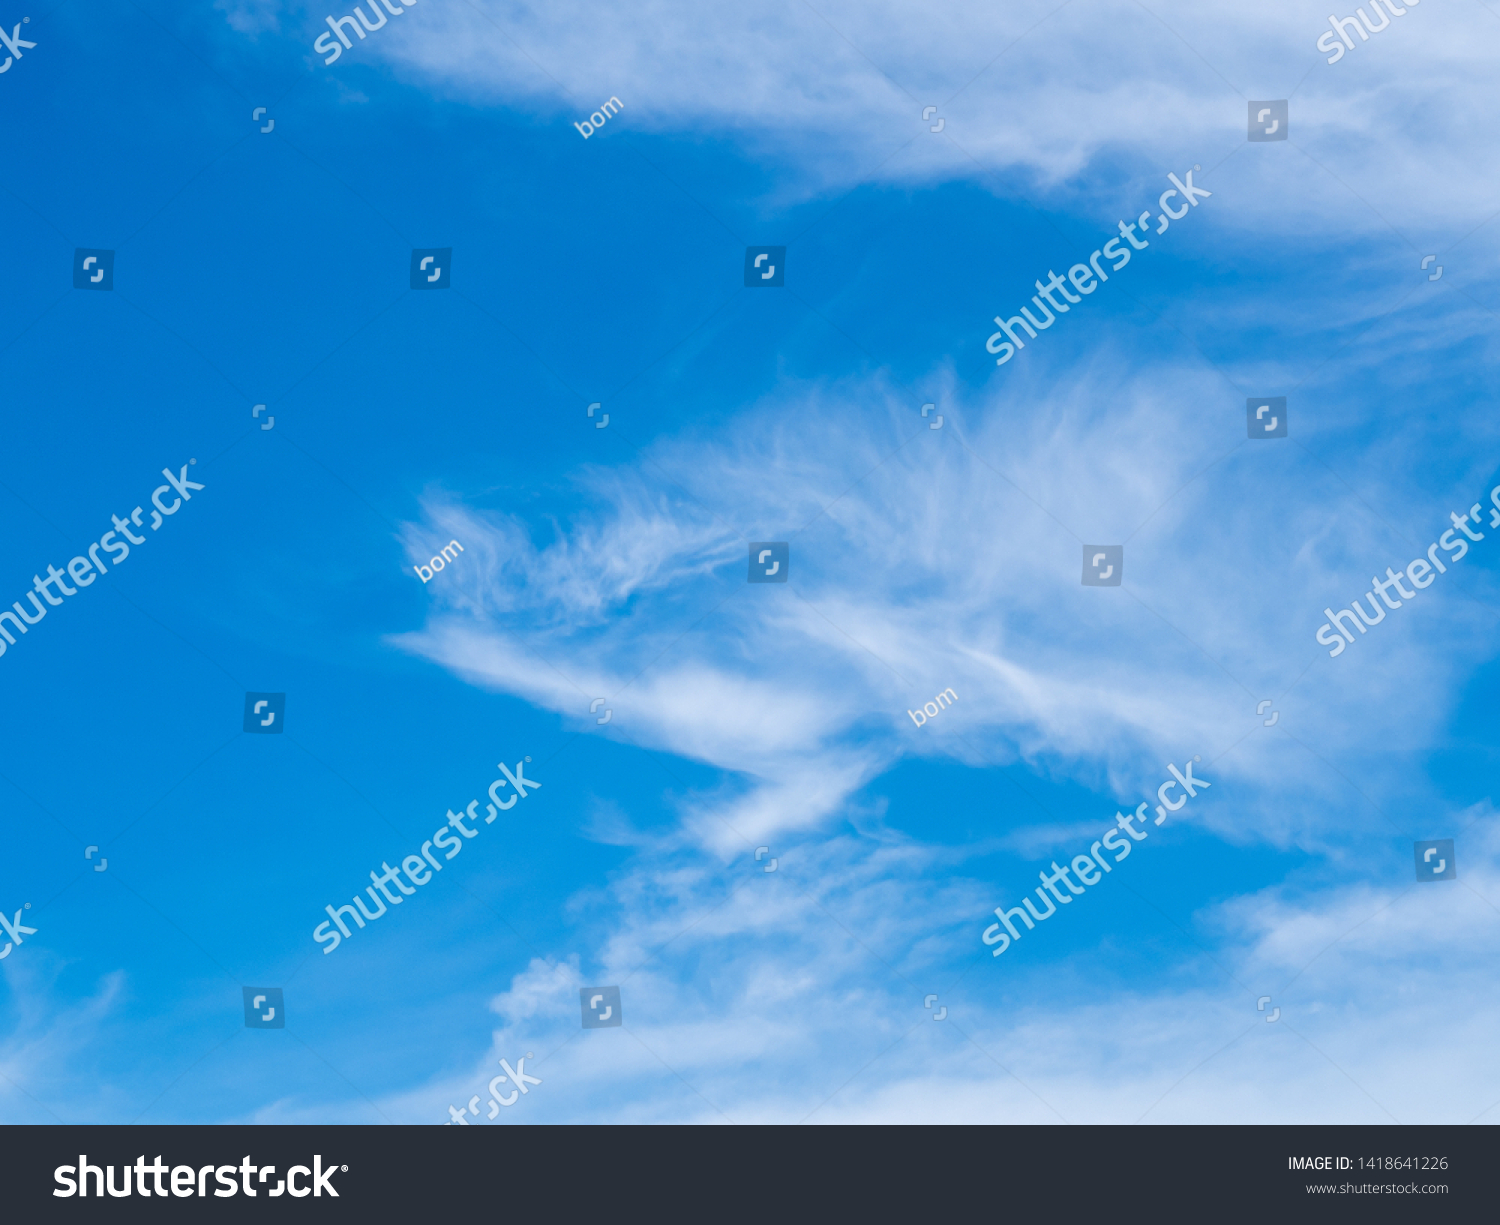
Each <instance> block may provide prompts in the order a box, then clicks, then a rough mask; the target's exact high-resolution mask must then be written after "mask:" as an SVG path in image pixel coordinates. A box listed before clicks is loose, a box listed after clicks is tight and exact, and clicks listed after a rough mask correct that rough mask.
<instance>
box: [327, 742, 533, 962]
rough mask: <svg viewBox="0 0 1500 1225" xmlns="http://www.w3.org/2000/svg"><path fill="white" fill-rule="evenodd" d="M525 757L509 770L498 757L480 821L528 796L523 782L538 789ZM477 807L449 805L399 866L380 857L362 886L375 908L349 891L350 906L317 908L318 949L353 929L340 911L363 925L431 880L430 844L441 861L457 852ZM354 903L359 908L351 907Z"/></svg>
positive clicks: (437, 868)
mask: <svg viewBox="0 0 1500 1225" xmlns="http://www.w3.org/2000/svg"><path fill="white" fill-rule="evenodd" d="M530 760H531V758H529V757H528V758H526V759H525V761H518V762H516V768H515V771H514V772H512V771H511V770H510V768H509V767H508V766H506V764H505V763H504V762H503V761H502V762H501V763H500V773H501V774H502V775H503V777H501V778H497V779H496V780H495V781H494V782H492V783H491V784H490V789H489V797H490V802H489V804H488V805H487V806H486V808H485V817H484V823H485V824H486V825H489V824H491V823H492V822H493V821H494V820H495V818H496V817H497V816H499V815H500V813H501V812H503V811H505V810H507V809H510V808H514V807H515V806H516V801H517V800H523V799H526V798H528V792H527V788H530V789H531V790H532V791H538V790H540V789H541V786H542V785H541V783H539V782H536V781H535V780H533V779H529V778H527V777H526V775H525V774H524V773H523V772H522V768H523V767H524V766H525V764H526V762H527V761H530ZM507 786H508V787H510V788H511V789H512V791H513V792H514V794H513V795H512V796H511V797H510V798H509V799H506V800H502V799H501V798H500V792H501V789H502V788H504V787H507ZM478 808H479V801H478V800H470V801H469V806H468V807H467V808H466V809H464V810H463V811H462V812H459V813H455V812H454V811H453V809H451V808H450V809H449V810H448V821H447V824H445V825H440V826H438V828H437V829H436V830H435V831H434V832H433V835H432V837H431V839H430V840H428V841H427V842H424V843H422V847H421V854H420V855H408V856H406V857H405V858H404V859H402V861H401V867H400V868H399V869H398V868H393V867H391V865H390V864H388V863H386V862H385V860H381V861H380V867H381V869H382V871H381V872H380V873H379V874H377V873H376V872H375V871H374V870H373V869H372V870H371V872H370V880H371V881H372V882H373V883H372V884H369V885H366V886H365V892H366V893H368V894H369V895H370V902H371V904H372V905H374V906H375V908H376V909H375V910H374V912H373V913H372V912H371V911H370V910H368V909H367V908H366V907H365V899H364V898H363V897H362V896H361V895H360V894H358V893H356V894H355V895H354V906H340V907H338V908H337V909H335V908H334V907H332V906H324V907H323V909H324V910H326V911H327V912H328V919H327V921H325V922H322V923H319V924H318V926H317V927H316V928H314V929H313V934H312V935H313V939H314V940H316V941H317V942H318V943H319V944H323V945H326V946H327V947H326V948H324V950H323V952H324V953H325V954H328V953H331V952H333V950H334V949H336V948H338V946H339V945H340V944H342V943H343V942H344V941H345V940H347V939H349V938H350V936H352V935H353V934H354V933H353V931H351V930H350V928H349V926H348V925H347V924H346V923H345V922H344V916H345V915H348V916H349V917H350V918H351V919H353V920H354V923H355V927H356V928H363V927H364V925H365V922H366V920H368V921H369V922H371V923H373V922H374V921H375V920H376V919H378V918H380V916H381V915H383V914H385V912H386V903H387V902H388V903H390V905H392V906H399V905H401V903H402V902H403V901H405V900H406V899H407V898H408V897H410V896H411V895H412V894H414V893H416V891H417V890H418V889H419V888H421V886H423V885H425V884H427V883H428V882H429V881H430V880H432V879H433V874H434V873H437V872H441V871H442V870H443V865H442V864H441V863H439V862H438V859H437V857H436V856H435V855H434V854H433V853H432V848H433V847H434V846H436V847H438V848H439V849H440V850H443V851H446V852H447V853H446V854H445V855H444V856H443V859H444V860H445V861H446V860H450V859H453V858H455V857H457V855H458V854H459V852H461V851H462V850H463V849H464V842H465V841H467V840H468V839H470V838H477V837H478V836H479V829H478V825H479V813H478V811H477V810H478ZM465 820H469V821H472V822H473V823H474V825H475V828H474V829H470V828H469V827H468V826H467V825H465V824H464V821H465ZM454 833H458V834H461V835H462V836H463V837H462V839H460V838H455V837H454V836H453V835H454ZM402 874H404V875H405V878H406V880H409V881H411V886H410V887H408V886H407V885H406V883H405V881H403V880H402ZM393 885H394V886H395V888H396V890H397V892H395V893H392V892H391V887H392V886H393ZM377 890H378V892H377ZM355 906H357V907H358V908H359V909H358V910H356V909H355ZM335 927H337V928H338V930H337V931H334V930H333V929H334V928H335Z"/></svg>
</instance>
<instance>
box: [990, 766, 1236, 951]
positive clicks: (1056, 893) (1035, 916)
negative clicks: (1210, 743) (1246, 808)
mask: <svg viewBox="0 0 1500 1225" xmlns="http://www.w3.org/2000/svg"><path fill="white" fill-rule="evenodd" d="M1201 760H1202V758H1201V757H1194V758H1193V760H1192V761H1190V762H1188V763H1187V765H1186V766H1184V767H1183V769H1182V770H1179V769H1178V768H1177V767H1176V766H1174V765H1172V764H1171V763H1170V762H1169V763H1168V764H1167V771H1168V773H1170V774H1171V775H1172V777H1171V778H1169V779H1168V780H1167V781H1166V782H1164V783H1163V784H1162V785H1161V786H1160V787H1158V788H1157V789H1156V798H1157V800H1158V801H1159V802H1158V804H1157V805H1156V821H1155V824H1157V825H1160V824H1162V823H1163V822H1164V821H1165V820H1166V819H1167V813H1169V812H1177V811H1178V810H1179V809H1181V808H1182V807H1183V805H1185V804H1186V803H1187V802H1188V800H1190V799H1196V798H1197V795H1198V788H1200V787H1202V788H1204V789H1207V788H1208V787H1210V786H1212V784H1211V783H1210V782H1209V781H1208V780H1207V779H1203V778H1198V777H1196V776H1195V775H1194V774H1193V763H1194V762H1197V761H1201ZM1173 787H1177V788H1179V789H1181V791H1182V793H1183V794H1182V795H1180V796H1178V797H1177V798H1176V800H1175V801H1174V800H1172V799H1171V798H1170V797H1169V796H1168V795H1167V792H1169V791H1170V790H1171V789H1172V788H1173ZM1149 807H1150V801H1149V800H1143V801H1141V803H1140V805H1139V807H1137V808H1136V810H1135V812H1134V813H1132V814H1131V815H1130V816H1128V817H1127V816H1125V815H1124V814H1123V813H1119V812H1117V813H1115V828H1114V829H1108V830H1105V832H1104V835H1103V836H1102V837H1101V838H1100V839H1099V840H1098V841H1097V842H1095V843H1094V844H1093V845H1092V846H1091V847H1089V850H1088V854H1079V855H1074V856H1073V859H1072V861H1071V863H1070V864H1069V865H1068V866H1069V867H1071V868H1072V870H1073V875H1074V876H1077V877H1078V879H1079V880H1080V881H1082V882H1083V883H1082V885H1075V884H1074V883H1073V880H1072V877H1070V876H1069V875H1068V868H1067V867H1063V868H1060V867H1058V866H1057V860H1055V859H1054V860H1053V861H1052V875H1050V876H1049V875H1047V873H1046V872H1045V871H1042V872H1040V873H1038V875H1039V876H1040V878H1041V882H1042V883H1041V886H1040V887H1038V889H1037V891H1036V893H1037V897H1038V898H1040V899H1041V903H1042V905H1043V906H1045V907H1046V908H1047V909H1046V910H1045V911H1039V910H1038V909H1037V908H1036V907H1035V906H1033V905H1032V904H1031V896H1030V895H1029V894H1028V895H1027V896H1025V897H1023V898H1022V899H1021V900H1022V902H1024V903H1025V907H1026V908H1025V909H1024V910H1023V909H1022V908H1021V907H1020V906H1012V907H1010V908H1009V909H1008V910H1007V909H1006V908H1005V907H1003V906H997V907H995V915H996V917H998V918H999V920H1000V922H999V923H991V924H990V925H989V926H988V927H987V928H985V929H984V932H983V934H982V935H981V936H980V939H981V940H983V941H984V942H985V944H989V945H993V944H998V945H999V946H1000V947H999V948H997V949H995V951H994V952H993V953H992V954H991V956H992V957H998V956H1000V954H1001V953H1003V952H1005V950H1006V949H1008V948H1009V947H1010V946H1011V943H1012V942H1013V941H1016V940H1019V939H1020V938H1021V931H1020V929H1019V928H1018V927H1017V926H1016V925H1015V924H1014V923H1012V922H1011V916H1013V915H1014V916H1016V917H1017V918H1019V919H1020V920H1021V922H1023V923H1025V924H1026V930H1027V931H1033V930H1035V928H1036V925H1037V924H1038V923H1041V922H1043V921H1045V920H1047V919H1050V918H1051V917H1052V916H1053V915H1054V914H1056V913H1057V908H1058V906H1069V905H1071V904H1072V902H1073V898H1074V897H1076V896H1077V895H1078V894H1081V893H1083V892H1085V890H1086V888H1087V887H1088V886H1092V885H1097V884H1098V883H1099V882H1100V881H1101V880H1103V879H1104V876H1105V875H1106V874H1108V873H1110V872H1113V871H1114V864H1116V863H1121V862H1123V861H1124V860H1126V859H1127V858H1129V856H1130V852H1131V849H1132V844H1133V843H1136V842H1144V841H1145V840H1146V837H1147V834H1148V832H1149V831H1147V829H1146V828H1145V825H1146V809H1147V808H1149ZM1137 821H1139V822H1140V823H1141V828H1140V829H1136V827H1135V823H1136V822H1137ZM1122 830H1123V831H1124V832H1125V833H1126V834H1129V835H1130V841H1129V842H1127V841H1126V840H1125V839H1124V838H1123V837H1121V831H1122ZM1101 847H1102V848H1103V849H1105V850H1109V851H1113V852H1115V856H1114V863H1111V862H1110V859H1109V857H1108V856H1106V855H1104V854H1102V853H1101ZM1059 883H1061V884H1062V885H1064V886H1065V887H1066V888H1067V890H1068V892H1067V893H1063V892H1062V891H1061V890H1059V889H1058V887H1057V886H1058V884H1059ZM1054 899H1055V902H1054ZM1001 924H1004V925H1005V931H1001V930H1000V926H1001Z"/></svg>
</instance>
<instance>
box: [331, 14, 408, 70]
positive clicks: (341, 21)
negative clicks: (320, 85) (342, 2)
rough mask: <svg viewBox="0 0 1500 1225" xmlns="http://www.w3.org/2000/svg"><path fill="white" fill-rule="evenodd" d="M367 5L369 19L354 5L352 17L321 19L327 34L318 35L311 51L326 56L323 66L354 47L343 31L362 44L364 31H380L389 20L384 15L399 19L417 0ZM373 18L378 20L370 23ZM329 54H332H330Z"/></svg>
mask: <svg viewBox="0 0 1500 1225" xmlns="http://www.w3.org/2000/svg"><path fill="white" fill-rule="evenodd" d="M368 3H369V6H370V16H369V17H366V16H365V11H364V9H362V8H360V6H359V5H357V4H356V5H355V6H354V17H325V18H323V20H324V21H326V22H327V23H328V33H326V34H319V35H318V38H317V41H316V42H314V43H313V50H314V51H316V52H317V53H318V54H319V55H326V56H328V58H327V59H326V60H324V61H323V63H324V64H331V63H333V61H334V60H336V59H338V57H339V56H341V55H343V54H344V52H345V51H347V50H349V49H351V48H352V47H353V46H354V44H353V43H351V42H350V41H349V35H348V34H346V33H345V32H344V31H345V30H348V31H350V32H352V33H353V34H354V35H355V36H356V37H357V38H358V39H359V40H360V41H361V42H363V41H364V38H365V31H366V30H369V31H370V32H371V33H372V34H373V33H374V32H375V31H376V30H378V29H380V28H381V27H382V26H384V25H385V23H386V22H387V21H389V20H390V17H387V16H386V15H385V14H386V13H389V14H390V15H391V17H400V16H401V15H402V14H404V13H405V12H406V9H410V8H416V7H417V0H368ZM403 3H404V4H405V6H406V8H403V7H402V4H403ZM382 4H384V5H385V12H381V10H380V6H381V5H382ZM355 17H357V18H359V20H358V21H356V20H355ZM373 17H379V18H380V20H379V21H375V22H372V21H371V18H373ZM335 38H337V39H338V40H339V41H338V42H337V43H336V42H334V41H333V40H334V39H335ZM339 43H342V44H343V46H340V45H339ZM325 44H326V45H325ZM330 52H331V53H332V54H330Z"/></svg>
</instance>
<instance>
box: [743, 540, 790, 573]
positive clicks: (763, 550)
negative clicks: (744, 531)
mask: <svg viewBox="0 0 1500 1225" xmlns="http://www.w3.org/2000/svg"><path fill="white" fill-rule="evenodd" d="M791 568H792V547H791V545H790V544H788V543H787V542H786V541H785V540H752V541H751V542H750V576H749V581H750V582H752V583H784V582H786V576H787V574H788V573H789V572H790V570H791Z"/></svg>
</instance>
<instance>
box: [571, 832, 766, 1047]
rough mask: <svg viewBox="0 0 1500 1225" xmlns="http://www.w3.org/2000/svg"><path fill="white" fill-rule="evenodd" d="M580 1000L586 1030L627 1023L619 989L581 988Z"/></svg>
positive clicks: (579, 991)
mask: <svg viewBox="0 0 1500 1225" xmlns="http://www.w3.org/2000/svg"><path fill="white" fill-rule="evenodd" d="M756 858H757V859H759V858H760V856H758V855H757V856H756ZM768 871H769V869H768ZM578 1000H579V1003H581V1004H582V1005H583V1027H584V1029H613V1028H614V1027H615V1026H616V1025H623V1024H624V1023H625V1017H624V1015H623V1013H621V1011H620V989H619V988H618V987H580V988H579V989H578Z"/></svg>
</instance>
